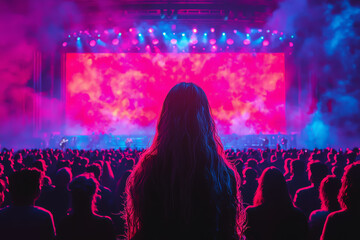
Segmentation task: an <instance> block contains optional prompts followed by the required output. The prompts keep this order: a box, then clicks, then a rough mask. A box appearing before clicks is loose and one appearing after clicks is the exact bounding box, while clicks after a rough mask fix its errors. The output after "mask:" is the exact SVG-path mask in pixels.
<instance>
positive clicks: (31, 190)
mask: <svg viewBox="0 0 360 240" xmlns="http://www.w3.org/2000/svg"><path fill="white" fill-rule="evenodd" d="M41 176H42V174H41V172H40V171H39V170H38V169H35V168H32V169H29V168H26V169H21V170H19V171H17V172H15V173H13V174H12V175H10V177H9V192H10V195H11V199H12V202H13V204H14V205H32V204H34V201H35V200H36V199H37V197H38V196H39V194H40V189H41Z"/></svg>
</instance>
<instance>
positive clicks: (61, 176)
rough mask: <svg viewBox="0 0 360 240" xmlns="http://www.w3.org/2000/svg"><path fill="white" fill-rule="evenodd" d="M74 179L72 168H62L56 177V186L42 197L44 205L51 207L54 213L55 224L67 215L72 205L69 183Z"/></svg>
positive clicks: (47, 207) (42, 204)
mask: <svg viewBox="0 0 360 240" xmlns="http://www.w3.org/2000/svg"><path fill="white" fill-rule="evenodd" d="M71 179H72V173H71V170H70V168H61V169H59V170H58V171H57V172H56V175H55V178H54V185H55V188H54V189H53V190H52V191H51V192H49V193H48V194H47V195H46V196H44V197H43V198H42V199H41V202H40V203H39V204H41V206H42V207H44V208H46V209H49V210H50V211H51V212H52V214H53V215H54V222H55V226H57V225H58V224H59V222H60V221H61V220H62V219H63V218H64V217H65V216H66V214H67V212H68V209H69V207H70V193H69V190H68V184H69V182H70V181H71Z"/></svg>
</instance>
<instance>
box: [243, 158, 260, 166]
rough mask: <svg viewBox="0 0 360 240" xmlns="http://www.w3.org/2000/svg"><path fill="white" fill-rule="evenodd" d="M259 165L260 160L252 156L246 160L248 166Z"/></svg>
mask: <svg viewBox="0 0 360 240" xmlns="http://www.w3.org/2000/svg"><path fill="white" fill-rule="evenodd" d="M257 165H258V162H257V161H256V160H255V159H254V158H251V159H249V160H247V162H246V166H247V167H251V168H257Z"/></svg>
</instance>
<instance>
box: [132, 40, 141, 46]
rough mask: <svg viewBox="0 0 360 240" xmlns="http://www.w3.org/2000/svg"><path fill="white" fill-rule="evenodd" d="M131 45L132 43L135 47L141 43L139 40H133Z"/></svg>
mask: <svg viewBox="0 0 360 240" xmlns="http://www.w3.org/2000/svg"><path fill="white" fill-rule="evenodd" d="M131 43H132V44H133V45H136V44H138V43H139V41H138V40H137V39H133V40H132V41H131Z"/></svg>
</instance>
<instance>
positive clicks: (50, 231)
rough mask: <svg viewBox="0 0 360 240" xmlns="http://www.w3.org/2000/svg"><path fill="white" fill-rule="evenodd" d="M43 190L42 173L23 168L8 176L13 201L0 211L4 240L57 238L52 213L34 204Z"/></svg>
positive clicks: (1, 230)
mask: <svg viewBox="0 0 360 240" xmlns="http://www.w3.org/2000/svg"><path fill="white" fill-rule="evenodd" d="M40 190H41V172H40V171H39V170H37V169H22V170H19V171H17V172H15V173H14V174H12V175H11V176H10V177H9V191H10V195H11V200H12V203H11V205H10V206H8V207H6V208H3V209H2V210H0V233H1V239H2V240H7V239H9V240H10V239H11V240H18V239H19V240H23V239H30V240H48V239H54V238H55V228H54V223H53V219H52V214H51V213H50V212H49V211H47V210H45V209H43V208H40V207H36V206H35V200H36V198H37V197H38V196H39V194H40Z"/></svg>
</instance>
